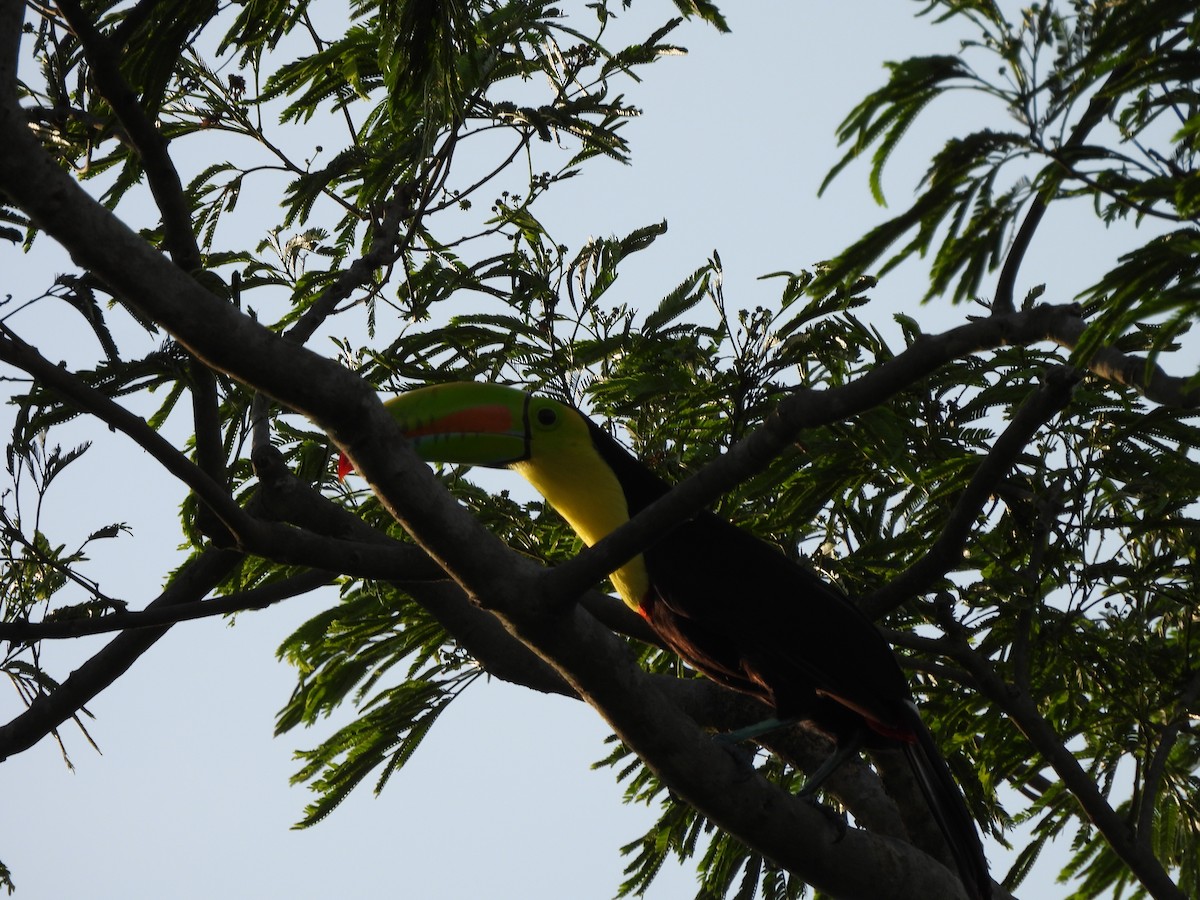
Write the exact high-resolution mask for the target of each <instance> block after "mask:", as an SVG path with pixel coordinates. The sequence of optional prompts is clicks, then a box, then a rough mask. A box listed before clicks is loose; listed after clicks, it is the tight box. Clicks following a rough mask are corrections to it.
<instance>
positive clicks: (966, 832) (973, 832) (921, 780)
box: [904, 716, 992, 900]
mask: <svg viewBox="0 0 1200 900" xmlns="http://www.w3.org/2000/svg"><path fill="white" fill-rule="evenodd" d="M914 718H916V719H917V725H916V727H915V729H914V731H915V734H916V738H917V739H916V741H915V742H914V743H906V744H905V745H904V752H905V756H906V757H907V758H908V763H909V765H910V766H911V767H912V770H913V774H914V775H915V776H916V779H917V784H918V785H919V786H920V788H921V793H922V794H924V795H925V802H926V803H928V804H929V810H930V812H931V813H932V814H933V817H934V819H935V820H936V822H937V824H938V828H940V829H941V831H942V835H943V836H944V837H945V839H946V844H947V846H948V847H949V848H950V853H951V855H952V856H953V857H954V862H955V864H956V865H957V866H958V873H959V877H960V878H961V879H962V882H963V886H964V887H965V888H966V889H967V895H968V896H969V897H971V898H973V900H989V898H990V897H991V895H992V879H991V876H990V875H989V874H988V865H987V857H986V856H984V853H983V844H982V843H981V842H980V840H979V831H978V829H977V828H976V826H975V820H974V819H973V818H972V817H971V813H970V811H969V810H968V809H967V804H966V801H965V800H963V795H962V791H961V790H960V789H959V787H958V784H957V783H956V782H955V781H954V776H952V775H951V774H950V767H949V766H947V765H946V760H945V759H944V758H943V757H942V753H941V751H940V750H939V749H938V747H937V744H935V743H934V741H933V735H931V734H930V733H929V729H928V728H926V727H925V725H924V724H923V723H921V722H920V719H919V717H916V716H914Z"/></svg>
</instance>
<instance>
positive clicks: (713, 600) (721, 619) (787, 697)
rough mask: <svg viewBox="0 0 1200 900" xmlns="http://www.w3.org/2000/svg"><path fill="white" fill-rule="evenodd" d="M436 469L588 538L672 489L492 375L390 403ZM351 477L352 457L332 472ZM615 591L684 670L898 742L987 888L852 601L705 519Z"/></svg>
mask: <svg viewBox="0 0 1200 900" xmlns="http://www.w3.org/2000/svg"><path fill="white" fill-rule="evenodd" d="M386 405H387V407H388V408H389V410H390V411H391V413H392V414H393V415H394V416H395V417H396V419H397V420H398V421H399V422H400V425H401V427H402V429H403V431H404V433H405V434H406V435H407V436H408V438H409V440H410V441H411V442H412V444H413V447H414V448H415V449H416V451H417V453H418V454H419V455H420V456H421V457H422V458H423V459H426V460H428V461H430V462H447V463H461V464H466V465H477V466H490V467H494V468H500V467H505V468H511V469H515V470H516V471H517V472H519V473H520V474H521V475H523V476H524V477H525V478H526V479H528V480H529V482H530V483H531V484H532V485H533V486H534V487H535V488H536V489H537V490H538V492H539V493H541V495H542V496H543V497H545V498H546V500H547V502H549V504H550V505H551V506H553V507H554V508H555V509H556V510H558V512H559V513H560V514H561V515H562V516H563V518H565V519H566V520H567V522H568V523H569V524H570V525H571V527H572V528H574V529H575V531H576V532H577V533H578V534H579V536H580V537H581V538H582V539H583V540H584V542H585V543H587V544H589V545H591V544H594V543H596V542H597V541H599V540H600V539H601V538H602V537H604V536H605V535H606V534H608V533H609V532H611V531H613V530H614V529H615V528H617V527H618V526H620V525H621V524H622V523H624V522H626V521H627V520H628V519H629V518H630V516H632V515H634V514H636V513H637V512H639V511H640V510H642V509H643V508H645V507H646V506H648V505H649V504H650V503H652V502H653V501H654V500H656V499H658V498H659V497H661V496H662V495H663V494H665V493H666V492H667V490H668V489H669V486H668V485H667V484H666V482H664V481H662V480H661V479H659V478H658V476H656V475H655V474H654V473H652V472H651V471H650V470H649V469H648V468H646V466H644V465H643V464H642V463H641V462H639V461H638V460H637V459H636V458H635V457H633V456H632V455H631V454H630V453H629V452H628V451H626V450H625V448H624V447H622V446H621V445H620V444H619V443H618V442H617V441H616V440H615V439H614V438H613V437H612V436H610V435H609V434H608V433H607V432H605V431H604V430H603V429H601V428H600V427H599V426H597V425H596V424H595V423H594V422H592V421H591V420H590V419H588V418H587V417H586V416H584V415H583V414H582V413H580V412H579V411H578V410H576V409H575V408H573V407H571V406H568V405H566V404H564V403H560V402H558V401H556V400H553V399H550V398H547V397H540V396H536V395H534V394H529V393H526V392H524V391H521V390H518V389H516V388H511V387H505V386H502V385H494V384H472V383H453V384H439V385H433V386H430V387H425V388H421V389H418V390H414V391H410V392H408V393H405V394H401V395H400V396H398V397H395V398H393V399H391V400H388V401H387V403H386ZM349 470H350V464H349V462H348V460H346V458H345V457H342V458H341V459H340V460H339V463H338V474H339V476H344V475H345V474H346V473H347V472H348V471H349ZM611 578H612V582H613V585H614V586H615V587H616V589H617V592H618V593H619V594H620V595H621V597H622V599H623V600H624V601H625V602H626V603H627V604H628V605H629V606H631V607H632V608H633V609H634V610H636V611H637V612H638V613H639V614H640V615H641V616H642V617H643V618H645V619H646V621H647V622H648V623H649V624H650V626H651V627H652V628H653V629H654V631H655V632H656V633H657V634H658V635H659V636H660V637H661V638H662V639H663V641H664V642H665V643H666V644H668V645H669V646H670V647H671V648H672V649H673V650H675V651H676V652H677V653H678V654H679V655H680V656H681V657H683V658H684V659H685V660H686V661H687V662H688V663H690V664H691V665H692V666H694V667H695V668H697V669H698V670H700V671H701V672H703V673H704V674H705V675H707V676H708V677H710V678H712V679H714V680H715V681H718V682H720V683H721V684H724V685H727V686H728V687H731V688H734V689H735V690H738V691H742V692H745V693H747V694H751V695H753V696H755V697H758V698H760V699H762V700H764V701H766V702H767V703H769V704H771V705H772V706H773V707H774V708H775V710H776V714H777V715H778V716H779V717H780V718H781V719H784V720H788V719H806V720H809V721H811V722H813V723H814V724H816V725H817V726H818V727H820V728H821V729H822V730H824V731H826V732H827V733H828V734H830V735H831V736H832V737H833V738H834V739H835V740H836V741H837V742H838V744H839V747H851V748H856V747H858V746H865V747H868V748H870V747H896V746H898V747H902V748H903V749H904V750H905V751H906V754H907V757H908V759H909V762H910V763H911V765H912V768H913V771H914V774H915V776H916V779H917V781H918V783H919V784H920V787H921V789H922V792H923V793H924V795H925V797H926V800H927V802H928V803H929V805H930V809H931V811H932V813H933V815H934V818H935V819H936V820H937V822H938V825H939V826H940V828H941V830H942V832H943V834H944V835H945V838H946V841H947V843H948V845H949V847H950V850H951V853H952V854H953V856H954V858H955V861H956V863H957V865H958V869H959V872H960V876H961V877H962V879H963V883H964V886H965V887H966V889H967V892H968V894H969V895H970V896H971V897H979V898H986V897H988V896H989V895H990V884H991V882H990V880H989V877H988V873H987V862H986V860H985V858H984V855H983V850H982V848H981V845H980V842H979V836H978V833H977V832H976V829H975V824H974V822H973V820H972V818H971V816H970V813H969V812H968V811H967V808H966V804H965V803H964V801H963V798H962V795H961V793H960V792H959V789H958V787H957V786H956V785H955V783H954V781H953V779H952V777H951V775H950V772H949V770H948V768H947V766H946V763H945V760H944V759H943V758H942V756H941V754H940V752H939V751H938V749H937V747H936V746H935V744H934V742H933V739H932V737H931V736H930V734H929V731H928V730H927V729H926V728H925V726H924V725H923V724H922V722H921V719H920V716H919V715H918V713H917V708H916V705H915V704H914V702H913V698H912V694H911V692H910V691H909V687H908V682H907V679H906V678H905V677H904V674H903V673H902V672H901V670H900V666H899V664H898V663H897V661H896V657H895V655H894V654H893V653H892V650H891V648H890V647H889V646H888V644H887V642H886V641H884V639H883V637H882V635H881V634H880V633H879V631H878V629H876V628H875V626H874V625H873V624H872V622H871V621H870V620H869V619H868V618H867V617H866V616H865V615H863V614H862V612H860V611H859V609H858V607H857V606H856V605H855V604H854V603H852V602H851V601H850V600H848V599H847V598H846V597H845V596H843V595H842V594H841V593H839V592H838V591H837V590H835V589H834V588H832V587H830V586H829V585H827V584H826V583H825V582H824V581H822V580H821V579H820V578H818V577H817V576H816V575H814V574H813V573H811V572H810V571H808V570H807V569H805V568H803V567H801V566H799V565H797V564H795V563H794V562H792V561H791V560H789V559H787V558H786V557H785V556H784V555H783V554H782V553H780V552H779V551H778V550H776V549H775V548H773V547H771V546H770V545H768V544H766V543H764V542H763V541H761V540H759V539H758V538H756V537H754V536H752V535H751V534H749V533H748V532H745V531H742V530H741V529H739V528H737V527H735V526H733V525H731V524H730V523H728V522H726V521H725V520H723V519H721V518H719V517H718V516H716V515H713V514H711V513H701V514H699V515H697V516H695V517H693V518H692V519H690V520H688V521H686V522H684V523H682V524H680V525H678V526H677V527H675V528H673V529H672V530H670V531H669V532H666V533H664V534H663V535H662V536H661V537H659V538H658V539H657V540H656V541H655V542H654V543H653V544H652V545H651V546H650V547H648V548H647V549H646V550H645V551H644V552H643V553H642V555H641V556H639V557H637V558H635V559H633V560H632V561H630V562H628V563H626V564H625V565H624V566H622V567H621V568H619V569H618V570H617V571H615V572H614V573H612V576H611Z"/></svg>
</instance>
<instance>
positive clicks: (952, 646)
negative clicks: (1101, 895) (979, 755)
mask: <svg viewBox="0 0 1200 900" xmlns="http://www.w3.org/2000/svg"><path fill="white" fill-rule="evenodd" d="M941 624H942V627H943V628H944V629H945V631H946V634H947V636H946V638H945V639H944V640H943V641H941V642H940V643H942V645H943V647H944V648H945V651H944V652H946V653H947V654H948V655H949V656H951V657H952V658H953V659H955V660H957V661H958V662H959V663H960V664H961V665H962V666H963V667H964V668H966V669H967V670H968V671H969V672H970V673H971V675H972V676H973V677H974V678H975V681H976V683H977V684H978V685H979V689H980V691H981V692H982V693H983V694H984V696H986V697H989V698H990V699H991V700H992V701H993V702H994V703H995V704H996V705H997V706H999V707H1000V708H1001V709H1003V710H1004V712H1005V714H1006V715H1007V716H1008V717H1009V719H1010V720H1011V721H1012V722H1013V724H1014V725H1016V726H1017V728H1018V729H1019V730H1020V732H1021V733H1022V734H1023V735H1025V737H1026V738H1027V739H1028V740H1029V742H1030V743H1031V744H1033V746H1034V748H1035V749H1036V750H1037V751H1038V752H1039V753H1040V754H1041V755H1042V757H1043V758H1044V759H1045V760H1046V761H1047V762H1048V763H1049V764H1050V766H1051V767H1052V768H1053V769H1054V771H1055V772H1056V773H1057V774H1058V777H1059V778H1061V779H1062V781H1063V784H1064V785H1066V787H1067V790H1069V791H1070V792H1071V794H1072V796H1074V798H1075V800H1076V802H1077V803H1078V804H1079V805H1080V807H1081V808H1082V810H1083V813H1084V815H1085V816H1086V817H1087V819H1088V821H1090V822H1091V823H1092V824H1093V825H1094V826H1095V827H1096V828H1097V829H1098V830H1099V831H1100V833H1101V834H1103V835H1104V839H1105V840H1106V841H1108V843H1109V846H1111V847H1112V848H1113V850H1114V851H1115V852H1116V854H1117V855H1118V856H1120V857H1121V859H1122V860H1124V861H1125V864H1126V865H1128V866H1129V868H1130V870H1131V871H1132V872H1133V873H1134V875H1135V876H1136V877H1137V879H1138V881H1140V882H1141V884H1142V886H1143V887H1144V888H1145V889H1146V890H1147V892H1149V894H1150V896H1152V897H1154V898H1156V900H1186V897H1185V895H1184V893H1183V892H1182V891H1181V890H1180V889H1179V888H1178V886H1176V884H1175V883H1174V882H1173V881H1172V880H1171V876H1170V875H1169V874H1168V873H1167V871H1166V870H1165V869H1164V868H1163V866H1162V864H1161V863H1160V862H1159V861H1158V859H1156V858H1155V856H1154V854H1153V853H1151V852H1149V851H1147V850H1144V849H1143V848H1142V847H1140V846H1139V845H1138V843H1137V842H1136V840H1135V838H1134V835H1133V832H1132V830H1131V828H1130V823H1129V822H1127V821H1126V820H1125V818H1124V817H1123V816H1121V815H1120V814H1119V813H1117V812H1116V810H1114V809H1113V808H1112V806H1110V805H1109V803H1108V801H1107V799H1105V797H1104V794H1103V793H1102V792H1101V791H1100V788H1099V787H1098V786H1097V785H1096V783H1095V781H1093V779H1092V777H1091V776H1090V775H1088V773H1087V772H1086V771H1085V770H1084V768H1083V767H1082V766H1081V765H1080V764H1079V760H1077V759H1076V758H1075V756H1074V754H1072V753H1071V751H1070V750H1069V749H1067V746H1066V744H1064V743H1063V741H1062V739H1061V738H1060V737H1059V735H1058V734H1056V733H1055V731H1054V728H1053V727H1052V726H1051V725H1050V723H1049V722H1047V721H1046V719H1045V718H1043V716H1042V714H1041V713H1040V712H1039V711H1038V708H1037V704H1035V703H1034V701H1033V698H1032V697H1030V695H1029V694H1028V693H1027V692H1026V691H1024V690H1021V689H1020V688H1018V687H1016V686H1015V685H1012V684H1008V683H1006V682H1005V681H1004V680H1003V679H1001V678H1000V676H999V675H998V674H997V673H996V672H995V670H994V669H993V668H992V667H991V665H990V664H988V662H987V660H985V659H984V658H983V657H982V656H981V655H980V654H979V653H977V652H976V651H975V650H974V649H973V648H972V647H971V646H970V644H968V642H967V640H966V637H965V635H963V633H962V631H961V629H960V628H959V626H958V624H957V623H956V622H954V620H953V618H952V617H950V616H949V615H948V614H947V615H945V616H943V617H942V622H941Z"/></svg>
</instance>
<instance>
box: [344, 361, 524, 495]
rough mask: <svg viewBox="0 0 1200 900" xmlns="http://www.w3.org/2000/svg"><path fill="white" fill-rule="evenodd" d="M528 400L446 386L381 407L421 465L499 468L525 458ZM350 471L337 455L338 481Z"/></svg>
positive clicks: (488, 389) (498, 388) (482, 388)
mask: <svg viewBox="0 0 1200 900" xmlns="http://www.w3.org/2000/svg"><path fill="white" fill-rule="evenodd" d="M530 399H531V395H530V394H527V393H526V392H524V391H522V390H519V389H517V388H512V387H507V386H505V385H500V384H475V383H473V382H452V383H448V384H434V385H430V386H429V387H423V388H417V389H416V390H412V391H408V392H407V393H404V394H401V395H399V396H398V397H394V398H392V399H391V400H388V401H386V402H385V403H384V406H386V407H387V409H388V411H389V412H390V413H391V414H392V415H393V416H395V417H396V421H398V422H399V423H400V428H401V429H402V430H403V431H404V434H405V436H406V437H407V438H408V439H409V441H411V442H412V445H413V449H414V450H416V451H417V454H418V455H419V456H420V457H421V458H422V459H424V460H425V461H427V462H444V463H457V464H460V465H468V466H486V467H489V468H495V469H499V468H504V467H505V466H508V465H511V464H513V463H516V462H520V461H522V460H525V459H528V458H529V453H530V446H529V442H530V434H531V432H530V428H529V403H530ZM353 470H354V466H353V464H352V463H351V462H350V460H349V459H348V458H347V457H346V455H345V454H344V453H343V454H342V455H341V456H339V457H338V466H337V472H338V478H339V479H344V478H345V477H346V476H347V475H348V474H349V473H350V472H352V471H353Z"/></svg>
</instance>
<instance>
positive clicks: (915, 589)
mask: <svg viewBox="0 0 1200 900" xmlns="http://www.w3.org/2000/svg"><path fill="white" fill-rule="evenodd" d="M1079 379H1080V374H1079V373H1078V372H1077V371H1075V370H1074V369H1071V368H1069V367H1067V366H1060V367H1058V368H1057V369H1052V370H1050V371H1049V372H1047V373H1046V377H1045V380H1044V381H1043V382H1042V384H1041V386H1040V387H1039V388H1038V389H1037V390H1035V391H1033V392H1032V393H1031V394H1030V395H1029V396H1028V397H1027V398H1026V399H1025V401H1024V402H1023V403H1022V404H1021V406H1020V407H1019V408H1018V409H1017V411H1016V413H1015V414H1014V415H1013V417H1012V421H1011V422H1009V424H1008V427H1007V428H1005V429H1004V432H1003V433H1002V434H1001V435H1000V437H999V438H997V439H996V442H995V443H994V444H993V445H992V449H991V450H990V451H989V452H988V454H987V455H986V456H985V457H984V458H983V460H982V462H980V464H979V466H978V468H976V470H975V473H974V474H973V475H972V476H971V480H970V481H969V482H968V483H967V486H966V487H965V488H964V489H963V492H962V493H961V494H960V495H959V497H958V500H957V502H955V504H954V509H953V510H952V511H951V512H950V516H949V518H947V519H946V524H945V526H943V528H942V531H941V533H940V534H939V535H938V537H937V540H935V541H934V542H933V545H932V546H931V547H930V548H929V550H928V551H926V553H925V555H924V556H922V557H921V558H920V559H918V560H917V561H916V562H914V563H913V564H912V565H910V566H909V567H908V568H907V569H905V570H904V571H903V572H901V573H900V574H899V575H897V576H896V577H895V578H893V579H891V580H890V581H889V582H888V583H887V584H886V585H884V586H883V587H881V588H880V589H879V590H876V591H873V592H872V593H870V594H867V595H866V596H865V597H862V598H861V599H860V601H859V605H860V606H861V607H862V609H863V612H865V613H866V614H867V615H868V616H870V617H871V618H872V619H880V618H882V617H883V616H885V615H886V614H887V613H889V612H891V611H892V610H894V609H896V608H898V607H900V606H902V605H904V604H905V603H907V602H908V601H909V600H911V599H912V598H913V597H915V596H917V595H918V594H922V593H924V592H925V591H927V590H929V589H930V588H931V587H932V586H933V585H934V583H935V582H937V581H938V580H939V579H941V578H943V577H944V576H945V574H946V573H947V572H948V571H950V570H951V569H952V568H954V566H955V565H956V564H957V563H959V562H960V561H961V560H962V554H963V550H964V548H965V547H966V546H967V541H968V540H969V539H970V537H971V532H972V530H973V529H974V527H975V522H976V520H977V519H978V518H979V513H980V510H982V509H983V505H984V504H985V503H986V502H987V499H988V497H990V496H991V495H992V493H993V491H994V490H995V488H996V486H997V485H998V484H999V483H1000V482H1001V481H1002V480H1003V479H1004V477H1005V476H1006V475H1007V474H1008V473H1009V471H1010V470H1011V469H1012V467H1013V466H1014V465H1016V463H1017V460H1018V459H1019V458H1020V456H1021V454H1022V453H1023V452H1024V451H1025V447H1026V445H1028V443H1029V442H1030V441H1031V440H1032V439H1033V437H1034V435H1036V434H1037V432H1038V430H1039V429H1040V428H1041V427H1042V426H1043V425H1045V424H1046V423H1047V422H1048V421H1050V419H1051V418H1053V417H1054V416H1055V415H1056V414H1057V413H1058V412H1059V411H1060V410H1061V409H1062V408H1063V407H1065V406H1066V405H1067V403H1069V402H1070V399H1071V394H1072V393H1073V391H1074V390H1075V385H1077V384H1078V383H1079Z"/></svg>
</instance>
